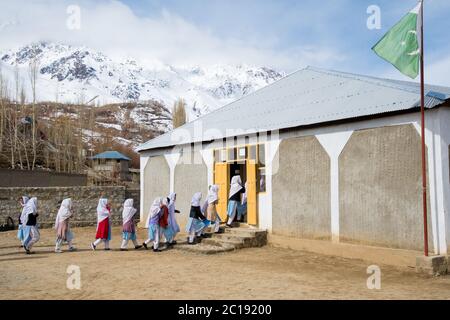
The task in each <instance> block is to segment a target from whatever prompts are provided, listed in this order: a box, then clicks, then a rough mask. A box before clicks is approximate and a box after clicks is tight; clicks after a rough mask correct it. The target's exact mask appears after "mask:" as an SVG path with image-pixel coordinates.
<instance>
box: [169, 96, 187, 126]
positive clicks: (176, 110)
mask: <svg viewBox="0 0 450 320" xmlns="http://www.w3.org/2000/svg"><path fill="white" fill-rule="evenodd" d="M186 122H187V116H186V102H185V101H184V100H183V99H178V100H177V101H176V102H175V104H174V106H173V110H172V124H173V128H174V129H175V128H178V127H181V126H182V125H184V124H185V123H186Z"/></svg>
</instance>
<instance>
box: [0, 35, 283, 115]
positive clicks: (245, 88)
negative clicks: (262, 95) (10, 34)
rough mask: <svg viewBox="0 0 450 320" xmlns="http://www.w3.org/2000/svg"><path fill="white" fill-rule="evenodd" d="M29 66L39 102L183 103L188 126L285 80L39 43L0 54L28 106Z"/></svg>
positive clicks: (251, 70)
mask: <svg viewBox="0 0 450 320" xmlns="http://www.w3.org/2000/svg"><path fill="white" fill-rule="evenodd" d="M33 61H38V65H39V76H38V81H37V89H36V99H37V100H38V101H57V102H68V103H88V102H89V103H95V104H99V105H103V104H108V103H122V102H139V101H147V100H154V101H157V102H160V103H162V104H164V105H165V106H166V107H168V108H171V106H172V105H173V103H174V101H176V100H177V99H178V98H183V99H185V101H186V102H187V105H188V111H189V118H190V120H193V119H194V118H195V117H198V116H200V115H202V114H205V113H208V112H210V111H212V110H214V109H217V108H219V107H221V106H223V105H225V104H227V103H229V102H231V101H233V100H236V99H239V98H241V97H242V96H244V95H246V94H248V93H251V92H253V91H255V90H257V89H259V88H262V87H264V86H266V85H268V84H270V83H272V82H274V81H276V80H278V79H280V78H281V77H282V76H284V74H283V73H282V72H278V71H275V70H273V69H270V68H266V67H251V66H246V65H237V66H230V65H216V66H210V67H200V66H194V67H192V66H190V67H186V66H172V65H168V64H165V63H163V62H161V61H153V62H151V63H148V62H145V63H142V62H138V61H136V60H133V59H122V60H120V59H112V58H110V57H108V56H107V55H105V54H103V53H101V52H98V51H95V50H91V49H89V48H86V47H74V46H69V45H64V44H56V43H47V42H40V43H36V44H32V45H28V46H24V47H21V48H19V49H17V50H8V51H5V52H2V53H0V63H1V65H2V72H3V74H4V75H6V78H7V79H8V80H9V82H10V87H11V88H13V87H14V83H15V81H14V78H15V77H14V73H15V70H16V69H17V70H19V74H20V78H21V83H22V84H21V87H23V88H24V91H25V94H26V97H27V99H28V100H31V97H32V92H31V85H30V80H29V66H30V63H32V62H33ZM16 66H17V68H16ZM12 91H13V92H14V91H15V89H12Z"/></svg>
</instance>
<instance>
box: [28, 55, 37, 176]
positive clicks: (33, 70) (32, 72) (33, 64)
mask: <svg viewBox="0 0 450 320" xmlns="http://www.w3.org/2000/svg"><path fill="white" fill-rule="evenodd" d="M28 71H29V77H30V84H31V94H32V97H33V104H32V125H31V126H32V128H31V130H32V142H31V146H32V148H33V162H32V167H31V169H32V170H34V168H35V165H36V157H37V153H36V144H37V141H36V135H37V134H36V133H37V132H36V131H37V130H36V84H37V79H38V73H39V59H38V58H37V57H36V56H35V57H34V58H33V59H32V60H31V61H30V65H29V70H28Z"/></svg>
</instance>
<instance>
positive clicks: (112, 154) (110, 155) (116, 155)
mask: <svg viewBox="0 0 450 320" xmlns="http://www.w3.org/2000/svg"><path fill="white" fill-rule="evenodd" d="M91 159H114V160H127V161H131V159H130V158H128V157H127V156H124V155H123V154H121V153H120V152H117V151H106V152H102V153H99V154H97V155H95V156H93V157H92V158H91Z"/></svg>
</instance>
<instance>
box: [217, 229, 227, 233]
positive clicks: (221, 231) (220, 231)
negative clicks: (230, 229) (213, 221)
mask: <svg viewBox="0 0 450 320" xmlns="http://www.w3.org/2000/svg"><path fill="white" fill-rule="evenodd" d="M216 233H217V234H221V233H225V231H223V230H222V229H220V230H219V231H217V232H216Z"/></svg>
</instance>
